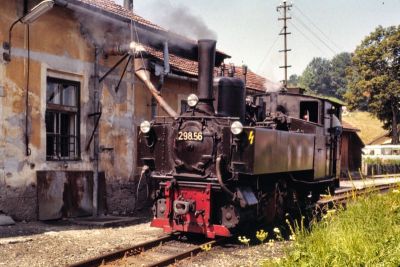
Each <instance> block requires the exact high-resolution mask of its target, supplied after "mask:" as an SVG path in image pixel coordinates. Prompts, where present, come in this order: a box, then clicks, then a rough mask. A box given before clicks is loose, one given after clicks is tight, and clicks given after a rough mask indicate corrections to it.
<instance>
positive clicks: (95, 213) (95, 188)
mask: <svg viewBox="0 0 400 267" xmlns="http://www.w3.org/2000/svg"><path fill="white" fill-rule="evenodd" d="M100 53H101V50H100V49H99V48H98V47H97V46H96V47H95V61H94V77H93V79H94V85H93V86H94V87H93V109H94V112H93V113H97V112H100V88H99V85H100V82H99V60H100ZM93 119H94V121H93V122H94V124H95V123H96V118H95V117H93ZM94 127H95V126H94ZM98 191H99V130H98V127H97V129H96V130H95V132H94V138H93V212H92V216H93V217H97V216H98V214H99V205H98V204H99V203H98V200H99V198H98Z"/></svg>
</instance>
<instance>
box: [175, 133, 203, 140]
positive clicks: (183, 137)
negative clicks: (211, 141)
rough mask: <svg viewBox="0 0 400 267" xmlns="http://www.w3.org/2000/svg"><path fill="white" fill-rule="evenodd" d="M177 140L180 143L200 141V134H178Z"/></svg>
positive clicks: (201, 137)
mask: <svg viewBox="0 0 400 267" xmlns="http://www.w3.org/2000/svg"><path fill="white" fill-rule="evenodd" d="M178 140H180V141H202V140H203V133H202V132H178Z"/></svg>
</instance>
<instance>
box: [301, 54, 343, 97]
mask: <svg viewBox="0 0 400 267" xmlns="http://www.w3.org/2000/svg"><path fill="white" fill-rule="evenodd" d="M350 64H351V55H350V54H349V53H347V52H343V53H340V54H338V55H336V56H335V57H334V58H332V60H328V59H325V58H320V57H316V58H313V59H312V60H311V62H310V63H309V64H308V65H307V67H306V69H305V70H304V71H303V74H302V75H301V77H300V85H301V86H302V87H304V88H305V89H306V90H308V91H310V92H313V93H316V94H322V95H326V96H333V97H337V98H339V99H343V94H344V92H345V91H346V88H347V80H346V68H347V67H349V66H350Z"/></svg>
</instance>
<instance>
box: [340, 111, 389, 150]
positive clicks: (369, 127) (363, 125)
mask: <svg viewBox="0 0 400 267" xmlns="http://www.w3.org/2000/svg"><path fill="white" fill-rule="evenodd" d="M342 120H343V121H345V122H347V123H350V124H351V125H352V126H354V127H356V128H358V129H360V132H358V133H357V134H358V135H359V136H360V138H361V140H362V141H363V142H364V144H368V143H369V142H371V141H373V140H374V139H375V138H377V137H379V136H381V135H383V134H384V133H386V132H387V131H386V130H385V129H383V128H382V126H383V123H382V122H381V121H379V120H378V119H377V118H376V117H374V116H373V115H372V114H371V113H369V112H365V111H354V112H349V113H348V114H347V115H343V117H342Z"/></svg>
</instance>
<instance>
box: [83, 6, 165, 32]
mask: <svg viewBox="0 0 400 267" xmlns="http://www.w3.org/2000/svg"><path fill="white" fill-rule="evenodd" d="M75 2H77V3H79V2H80V3H83V4H86V5H89V6H92V7H96V8H98V9H101V10H104V11H107V12H110V13H113V14H115V15H119V16H121V17H123V18H128V19H133V20H134V21H136V22H138V23H140V24H142V25H145V26H148V27H150V28H154V29H157V30H162V31H166V30H165V29H163V28H162V27H160V26H158V25H156V24H154V23H152V22H151V21H148V20H146V19H144V18H143V17H141V16H138V15H137V14H134V13H133V12H132V11H130V10H128V9H126V8H124V7H123V6H121V5H118V4H116V3H115V2H114V1H113V0H75Z"/></svg>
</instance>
